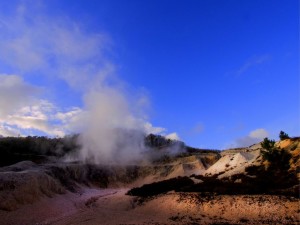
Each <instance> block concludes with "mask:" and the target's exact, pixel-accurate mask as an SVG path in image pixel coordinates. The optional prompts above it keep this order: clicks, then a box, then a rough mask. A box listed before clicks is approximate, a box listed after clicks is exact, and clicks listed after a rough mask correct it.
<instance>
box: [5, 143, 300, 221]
mask: <svg viewBox="0 0 300 225" xmlns="http://www.w3.org/2000/svg"><path fill="white" fill-rule="evenodd" d="M276 145H277V146H279V147H280V148H283V149H285V150H287V151H289V152H290V154H291V155H292V158H291V159H290V169H289V170H288V171H285V172H280V171H279V172H278V171H277V170H276V169H275V171H274V170H265V167H266V166H268V165H267V164H265V162H264V161H263V159H262V157H261V154H260V146H259V145H253V146H250V147H249V148H242V149H230V150H227V151H223V152H222V153H221V154H219V153H218V152H205V153H201V154H198V153H184V154H180V155H178V156H177V157H166V156H164V157H162V158H161V159H158V160H156V161H153V162H148V163H146V164H140V165H126V166H124V165H92V164H82V163H79V162H72V163H70V162H69V163H66V162H55V161H51V160H50V161H49V160H48V161H47V162H43V163H34V162H32V161H22V162H19V163H16V164H14V165H10V166H5V167H1V168H0V218H1V220H0V224H7V225H10V224H22V225H27V224H28V225H32V224H35V225H38V224H40V225H42V224H44V225H46V224H49V225H50V224H53V225H66V224H86V225H89V224H127V225H129V224H194V225H196V224H211V225H212V224H300V218H299V217H300V208H299V205H300V204H299V167H300V161H299V158H300V157H299V153H300V139H299V138H294V139H288V140H284V141H280V142H278V143H276Z"/></svg>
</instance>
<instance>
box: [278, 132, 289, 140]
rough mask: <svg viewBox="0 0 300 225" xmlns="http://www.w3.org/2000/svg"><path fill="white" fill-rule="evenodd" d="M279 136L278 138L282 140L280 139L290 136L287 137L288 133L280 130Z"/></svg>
mask: <svg viewBox="0 0 300 225" xmlns="http://www.w3.org/2000/svg"><path fill="white" fill-rule="evenodd" d="M279 138H280V140H281V141H282V140H285V139H289V138H290V137H289V135H288V134H287V133H285V132H284V131H280V133H279Z"/></svg>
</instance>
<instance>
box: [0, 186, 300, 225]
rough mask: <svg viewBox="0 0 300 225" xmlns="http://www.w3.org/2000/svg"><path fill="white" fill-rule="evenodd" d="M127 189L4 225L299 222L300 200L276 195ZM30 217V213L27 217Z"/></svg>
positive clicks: (48, 204) (68, 201)
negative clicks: (147, 193) (143, 193)
mask: <svg viewBox="0 0 300 225" xmlns="http://www.w3.org/2000/svg"><path fill="white" fill-rule="evenodd" d="M127 191H128V190H127V189H104V190H100V189H85V190H84V192H82V193H76V194H75V193H67V194H65V195H57V196H55V197H54V198H49V199H47V198H46V199H43V200H42V201H39V202H36V203H34V204H31V205H26V206H24V207H22V208H20V209H17V210H15V211H12V212H7V211H0V217H1V224H7V225H9V224H23V225H26V224H40V225H41V224H45V225H46V224H49V225H50V224H53V225H66V224H68V225H71V224H81V225H83V224H85V225H91V224H95V225H96V224H128V225H129V224H194V225H196V224H299V222H300V220H299V213H300V211H299V200H298V199H296V198H293V197H283V196H270V195H265V196H263V195H251V196H250V195H240V196H232V195H231V196H228V195H211V194H199V193H181V192H179V193H175V192H168V193H167V194H162V195H157V196H155V197H147V198H141V197H134V196H128V195H126V194H125V193H126V192H127ZM25 215H26V216H25Z"/></svg>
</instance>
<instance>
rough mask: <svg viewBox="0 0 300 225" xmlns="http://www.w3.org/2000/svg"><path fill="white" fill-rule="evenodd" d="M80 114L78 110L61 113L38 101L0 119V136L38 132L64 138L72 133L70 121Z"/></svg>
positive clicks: (52, 106)
mask: <svg viewBox="0 0 300 225" xmlns="http://www.w3.org/2000/svg"><path fill="white" fill-rule="evenodd" d="M81 112H82V111H81V109H79V108H74V109H71V110H70V111H66V112H62V111H59V109H58V108H57V107H55V106H54V105H53V104H52V103H50V102H48V101H46V100H39V101H36V102H35V103H34V104H32V105H28V106H24V107H22V108H20V109H18V110H16V112H15V113H12V114H8V115H6V116H5V117H0V135H2V136H17V135H27V134H29V133H28V132H31V131H38V132H43V133H44V134H45V135H50V136H64V135H65V134H66V133H70V132H72V131H73V130H72V127H70V124H71V122H70V121H74V120H75V119H76V117H77V116H78V115H79V114H80V113H81Z"/></svg>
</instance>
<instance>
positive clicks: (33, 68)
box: [0, 3, 177, 162]
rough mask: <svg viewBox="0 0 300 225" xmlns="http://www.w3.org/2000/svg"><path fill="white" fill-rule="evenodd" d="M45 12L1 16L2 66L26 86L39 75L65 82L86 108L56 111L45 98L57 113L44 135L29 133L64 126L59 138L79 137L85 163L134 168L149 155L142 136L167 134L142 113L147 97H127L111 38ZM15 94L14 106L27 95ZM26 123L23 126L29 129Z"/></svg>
mask: <svg viewBox="0 0 300 225" xmlns="http://www.w3.org/2000/svg"><path fill="white" fill-rule="evenodd" d="M42 9H43V8H39V7H38V6H35V5H32V4H31V5H29V4H25V3H23V4H22V5H20V6H19V7H16V9H15V11H13V12H10V14H7V15H8V16H7V15H1V12H0V22H1V26H0V60H1V63H3V64H4V65H5V66H6V67H7V68H9V70H10V71H14V72H15V73H16V74H17V75H18V76H20V77H22V78H23V79H24V80H26V78H27V77H30V76H32V74H33V76H34V75H36V74H37V73H38V74H39V76H46V77H47V81H48V82H51V81H53V82H57V81H59V82H65V84H66V85H67V86H68V88H69V89H70V90H71V91H73V92H74V93H76V94H78V93H80V94H81V99H78V102H80V101H82V103H83V104H82V105H83V106H82V107H78V106H73V105H71V106H67V107H66V108H69V109H71V111H70V110H66V109H63V110H57V109H59V108H60V107H58V106H56V104H55V103H54V102H53V100H52V101H49V100H47V96H43V98H44V99H46V100H47V102H49V103H51V104H52V105H53V108H55V109H56V110H53V112H55V114H54V115H50V113H51V112H52V111H51V112H50V111H49V112H47V115H46V116H44V117H43V121H42V122H43V124H42V125H43V129H42V130H41V126H32V125H31V126H27V127H28V128H34V129H35V130H37V131H43V132H45V133H47V134H50V135H51V134H53V132H52V133H51V130H53V129H52V128H53V124H52V121H53V120H57V121H56V124H55V128H57V127H58V124H60V125H61V126H60V127H61V130H55V134H66V133H70V132H71V133H72V132H73V133H80V134H81V135H80V139H79V140H80V145H81V146H82V149H81V151H80V154H79V157H80V159H81V160H88V161H94V162H111V161H114V162H130V161H132V160H136V159H139V157H140V155H141V154H140V153H141V152H143V151H144V150H145V147H144V134H145V133H150V132H152V133H157V132H158V133H159V132H162V131H164V130H165V129H164V128H160V127H153V126H152V125H151V123H149V122H147V121H146V120H145V118H146V117H145V115H144V114H143V113H141V112H143V111H144V110H143V107H141V106H142V105H143V104H145V102H146V103H147V102H148V100H147V99H146V98H145V96H143V97H142V98H139V99H132V98H131V97H128V95H127V94H125V93H127V92H126V91H124V88H123V87H124V86H126V85H124V82H123V81H122V80H121V79H120V78H118V76H117V75H116V66H115V65H114V62H113V61H112V60H111V58H113V57H111V54H110V53H111V52H112V49H111V42H112V41H111V40H110V38H109V36H108V35H106V34H105V33H103V32H102V33H95V32H90V31H89V30H88V29H85V28H84V27H83V26H82V25H79V24H78V23H76V22H74V21H71V20H70V19H66V17H62V18H61V17H57V18H55V17H54V16H53V15H51V16H50V15H47V13H45V12H43V10H42ZM3 68H5V67H3ZM5 72H6V71H0V73H5ZM0 78H1V77H0ZM2 79H3V76H2ZM19 83H20V82H19ZM50 86H51V85H50ZM23 89H24V91H23ZM23 89H22V90H21V91H22V92H23V93H24V94H26V92H28V90H27V89H28V88H27V86H26V87H25V88H23ZM43 89H45V87H43ZM52 92H53V91H52ZM54 93H55V92H54ZM58 93H63V92H60V91H59V92H58ZM17 94H18V93H17ZM17 94H16V95H14V96H16V98H17V99H15V97H14V98H13V100H14V101H13V102H20V101H21V102H22V96H24V95H23V94H18V95H17ZM27 95H28V94H27ZM137 96H138V94H137ZM18 98H20V99H18ZM56 98H58V99H63V98H64V96H56ZM52 99H53V96H52ZM0 100H1V99H0ZM36 100H41V99H36ZM54 101H55V100H54ZM35 102H37V101H35ZM38 102H39V101H38ZM0 103H1V101H0ZM1 105H3V103H2V104H1ZM31 108H32V107H28V109H31ZM2 111H3V112H7V111H5V110H2ZM28 114H29V115H31V114H32V112H31V111H30V112H28ZM22 118H23V119H24V120H26V121H27V120H29V118H28V117H24V116H23V117H22ZM51 118H52V120H51ZM26 121H23V122H22V124H27V123H25V122H26ZM0 122H1V121H0ZM6 124H7V123H6V122H5V121H4V122H3V124H0V128H1V125H2V128H3V129H4V128H5V129H6V127H3V126H4V125H6ZM31 124H32V123H31ZM17 126H18V124H17ZM27 127H24V126H23V127H22V128H23V129H27ZM6 130H8V129H6ZM0 131H1V130H0ZM173 136H174V135H173ZM174 137H175V136H174ZM176 138H177V136H176V137H175V139H176Z"/></svg>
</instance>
